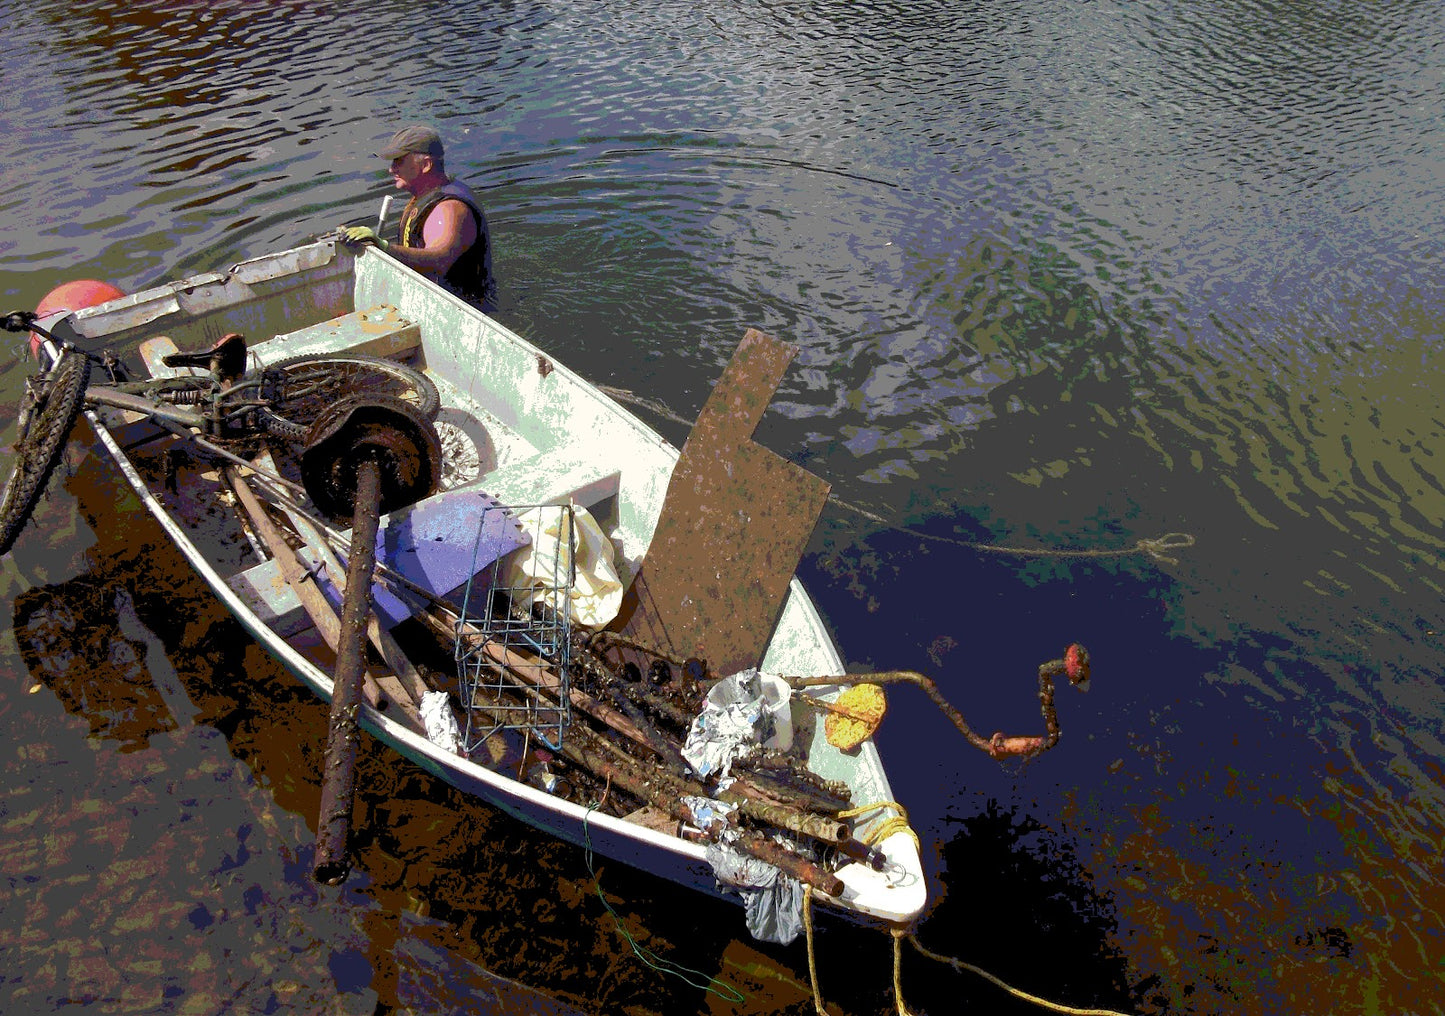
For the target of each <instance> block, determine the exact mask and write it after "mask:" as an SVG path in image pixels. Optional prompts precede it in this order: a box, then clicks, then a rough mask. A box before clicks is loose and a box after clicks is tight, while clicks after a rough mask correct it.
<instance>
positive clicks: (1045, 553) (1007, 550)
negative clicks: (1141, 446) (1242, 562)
mask: <svg viewBox="0 0 1445 1016" xmlns="http://www.w3.org/2000/svg"><path fill="white" fill-rule="evenodd" d="M596 387H597V389H598V390H599V391H601V392H602V393H603V394H604V395H607V396H609V397H611V398H613V399H616V400H617V401H618V402H625V403H628V404H630V405H634V406H640V407H641V408H643V409H646V410H647V411H648V412H650V413H654V414H656V415H657V416H659V417H661V418H662V419H664V420H667V421H668V422H670V423H676V424H679V425H681V426H683V427H688V428H690V427H692V425H693V423H694V421H692V420H684V419H683V418H682V417H681V416H679V415H678V414H677V413H674V412H673V411H672V410H671V409H670V408H668V407H667V406H666V405H664V404H663V403H661V402H658V401H657V400H656V399H647V398H643V397H642V396H640V395H637V394H635V393H633V392H630V391H628V390H627V389H626V388H614V387H612V386H611V385H597V386H596ZM828 500H829V501H831V502H832V503H833V504H835V505H837V506H838V507H839V508H842V509H844V510H846V511H850V512H853V513H854V514H855V515H861V516H862V517H863V518H865V519H867V520H868V521H869V522H872V523H875V524H877V525H880V526H882V527H883V528H885V529H888V530H891V531H893V532H896V533H906V534H907V535H909V536H916V537H917V538H918V539H920V540H932V541H933V542H935V543H948V544H952V545H953V546H955V547H967V548H969V549H970V550H981V551H984V552H986V553H990V554H1010V555H1013V556H1015V557H1060V558H1066V557H1074V558H1090V557H1093V558H1102V557H1126V556H1128V555H1131V554H1142V555H1144V556H1145V557H1148V558H1150V559H1151V560H1153V561H1154V562H1155V563H1156V564H1178V563H1179V559H1178V558H1177V557H1174V556H1173V555H1171V554H1169V553H1167V551H1175V550H1184V549H1186V548H1188V547H1192V546H1194V536H1193V535H1192V534H1190V533H1165V534H1164V535H1163V536H1153V537H1145V538H1142V539H1138V540H1135V541H1134V544H1133V546H1129V547H1115V548H1112V549H1098V550H1066V549H1058V548H1050V547H1001V546H999V545H998V544H994V543H977V542H975V541H973V540H961V539H958V538H957V537H953V536H940V535H937V534H934V533H920V532H918V531H917V530H915V529H909V528H908V527H907V526H900V525H898V524H897V523H894V522H889V521H888V520H887V519H885V518H883V517H882V516H880V515H878V514H876V513H874V512H871V511H869V510H868V509H866V508H864V507H862V506H860V505H856V504H852V503H851V502H848V501H844V500H843V499H842V498H840V497H838V496H837V495H836V494H829V495H828Z"/></svg>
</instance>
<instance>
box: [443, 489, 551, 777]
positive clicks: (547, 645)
mask: <svg viewBox="0 0 1445 1016" xmlns="http://www.w3.org/2000/svg"><path fill="white" fill-rule="evenodd" d="M495 511H502V512H509V513H510V515H511V516H514V517H515V519H516V521H517V522H519V523H520V524H521V526H522V528H523V530H524V531H525V532H527V533H528V534H529V536H530V537H531V546H530V547H529V548H527V549H525V550H519V551H516V552H515V553H513V554H510V555H507V556H505V557H502V558H498V559H496V560H494V561H493V562H492V564H491V565H490V566H485V565H484V566H482V567H481V568H480V569H477V568H474V569H473V572H474V574H473V577H472V578H471V580H469V581H468V583H467V588H466V594H465V597H464V599H463V601H462V614H461V618H460V619H459V621H458V622H457V631H456V639H455V655H456V660H457V676H458V678H459V680H460V684H461V696H460V697H461V705H462V708H463V710H464V711H465V713H466V729H465V731H464V732H463V746H464V748H465V750H466V752H467V753H468V754H471V753H473V752H474V751H476V750H477V749H478V748H480V747H481V745H482V743H483V742H484V741H485V740H486V739H487V738H488V737H490V736H491V735H492V734H494V733H496V732H497V731H499V730H523V731H529V732H530V734H531V736H532V737H534V738H536V739H538V740H539V741H541V742H542V743H543V744H545V745H546V746H547V747H549V748H551V749H552V750H553V751H560V750H561V748H562V732H563V731H564V730H565V729H566V727H567V724H568V723H569V722H570V716H571V713H570V708H569V702H568V696H569V693H570V691H571V685H570V682H569V678H568V674H567V670H568V664H569V663H570V662H571V634H572V625H571V619H570V617H571V615H570V610H571V597H572V586H573V582H574V579H575V572H574V563H573V562H574V552H575V550H576V526H575V522H574V518H573V510H572V507H571V506H570V505H529V506H524V507H515V506H514V507H512V508H503V507H500V506H498V507H495V508H488V509H486V512H484V514H483V519H482V524H481V526H480V527H479V528H478V533H477V545H476V547H475V548H474V550H473V560H474V561H476V560H479V559H480V560H485V557H484V556H483V555H484V554H485V549H484V547H483V543H484V536H485V534H487V533H489V532H492V531H494V530H495V526H496V523H498V522H500V521H501V520H498V519H489V518H488V517H487V516H488V514H489V513H491V512H495ZM489 522H490V523H491V524H492V527H493V528H492V529H489ZM509 522H510V520H509Z"/></svg>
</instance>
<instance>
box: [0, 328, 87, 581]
mask: <svg viewBox="0 0 1445 1016" xmlns="http://www.w3.org/2000/svg"><path fill="white" fill-rule="evenodd" d="M48 380H49V383H48V384H47V385H46V387H45V389H44V391H43V392H41V393H40V394H38V395H36V394H34V393H32V392H31V391H27V392H26V393H25V397H24V398H25V403H23V404H22V406H21V412H20V416H21V419H22V420H23V421H24V422H25V426H24V433H23V434H21V435H19V436H18V437H17V438H16V441H15V463H14V465H13V466H12V467H11V469H10V478H9V479H8V480H6V481H5V492H4V493H3V494H0V554H8V553H9V552H10V548H11V547H13V546H14V545H15V540H16V539H17V538H18V537H19V536H20V531H21V530H22V529H24V528H25V524H26V523H27V522H29V521H30V516H31V514H32V513H34V511H35V505H36V504H37V503H38V502H39V500H40V495H41V494H43V493H45V488H46V486H47V485H48V484H49V483H50V476H51V474H52V473H54V472H55V467H56V466H57V465H59V464H60V453H61V452H62V451H63V450H64V448H65V441H66V438H68V437H69V436H70V431H71V428H72V427H74V426H75V421H76V418H77V417H79V416H80V410H81V408H82V406H83V405H84V401H85V386H86V385H87V384H88V383H89V382H90V360H89V359H88V358H87V357H86V356H85V354H84V353H78V352H73V351H70V352H66V353H64V354H63V355H62V356H61V359H60V362H59V363H58V364H57V365H56V366H55V368H54V369H53V370H52V371H50V373H49V375H48Z"/></svg>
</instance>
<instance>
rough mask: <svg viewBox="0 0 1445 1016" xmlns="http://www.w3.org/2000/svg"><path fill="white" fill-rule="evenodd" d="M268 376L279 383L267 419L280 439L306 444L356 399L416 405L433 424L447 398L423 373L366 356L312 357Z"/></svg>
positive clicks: (280, 364) (288, 362)
mask: <svg viewBox="0 0 1445 1016" xmlns="http://www.w3.org/2000/svg"><path fill="white" fill-rule="evenodd" d="M264 369H265V371H266V372H267V373H268V374H270V375H273V376H276V377H277V378H278V382H279V383H278V384H277V386H276V388H275V389H274V391H275V393H276V394H275V399H274V401H273V402H272V404H271V406H270V408H269V409H267V410H265V411H264V412H262V414H261V420H262V423H263V425H264V426H265V427H266V429H267V430H269V431H270V432H271V433H272V434H275V435H276V436H277V437H281V438H285V439H287V440H290V441H304V440H306V437H307V435H308V434H310V432H311V425H312V424H313V423H315V422H316V418H317V417H319V416H320V415H321V414H322V413H323V412H325V411H326V410H327V409H329V408H331V407H332V406H334V405H335V404H336V403H338V402H340V401H341V400H342V399H344V398H346V397H347V396H351V395H368V394H369V395H389V396H391V397H393V398H399V399H402V400H403V401H405V402H408V403H410V404H411V405H412V406H413V407H414V408H415V409H416V410H417V411H418V412H419V413H421V415H422V416H425V417H426V418H427V420H428V421H431V420H435V419H436V416H437V413H439V412H441V407H442V400H441V394H440V393H439V392H438V391H437V386H436V385H435V384H433V383H432V380H431V378H429V377H427V376H426V375H425V374H423V373H422V372H421V371H419V370H416V369H415V368H412V367H408V366H406V365H405V364H401V363H397V362H396V361H395V360H386V359H383V358H382V357H379V356H369V355H367V354H364V353H307V354H303V355H301V356H293V357H289V358H287V359H285V360H279V361H277V362H276V363H274V364H272V365H271V366H269V367H266V368H264Z"/></svg>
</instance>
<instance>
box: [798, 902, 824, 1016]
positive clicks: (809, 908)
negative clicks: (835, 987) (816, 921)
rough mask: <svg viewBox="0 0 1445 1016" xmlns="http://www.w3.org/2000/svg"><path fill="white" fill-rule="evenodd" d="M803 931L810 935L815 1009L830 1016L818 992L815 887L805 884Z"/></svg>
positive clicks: (810, 961)
mask: <svg viewBox="0 0 1445 1016" xmlns="http://www.w3.org/2000/svg"><path fill="white" fill-rule="evenodd" d="M803 929H804V930H805V931H807V933H808V980H809V981H811V982H812V984H813V1008H814V1009H816V1010H817V1011H818V1016H828V1010H827V1009H824V1008H823V993H822V992H820V991H819V990H818V961H817V960H816V959H815V958H814V956H813V887H812V886H811V885H809V884H808V883H807V882H804V883H803Z"/></svg>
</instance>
